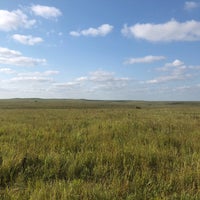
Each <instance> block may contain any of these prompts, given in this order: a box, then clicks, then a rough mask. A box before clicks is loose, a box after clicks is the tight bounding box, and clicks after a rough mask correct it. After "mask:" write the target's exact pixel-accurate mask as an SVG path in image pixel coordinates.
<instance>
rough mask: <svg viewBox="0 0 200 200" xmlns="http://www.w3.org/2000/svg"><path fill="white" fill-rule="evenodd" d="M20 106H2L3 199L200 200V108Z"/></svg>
mask: <svg viewBox="0 0 200 200" xmlns="http://www.w3.org/2000/svg"><path fill="white" fill-rule="evenodd" d="M24 101H25V100H24ZM19 102H20V104H19ZM19 102H17V103H16V102H7V104H6V102H3V103H2V102H0V106H1V109H0V195H1V196H0V197H1V199H3V200H4V199H5V200H7V199H8V200H10V199H13V200H14V199H19V200H23V199H34V200H35V199H41V200H49V199H52V200H56V199H58V200H62V199H70V200H71V199H72V200H73V199H92V200H93V199H103V200H104V199H105V200H106V199H116V200H120V199H130V200H132V199H136V200H140V199H141V200H144V199H183V200H186V199H188V200H189V199H200V143H199V141H200V107H199V105H198V104H186V105H185V104H181V105H179V104H177V105H176V104H174V105H173V104H170V105H169V104H167V103H166V104H165V103H151V104H150V105H149V103H144V102H143V103H141V102H137V103H135V102H128V103H127V102H117V103H116V102H115V103H113V102H84V101H80V102H79V101H78V102H73V101H70V102H69V101H68V102H67V101H66V102H65V101H64V100H63V101H44V100H43V101H41V102H40V100H37V102H36V100H32V101H31V100H29V101H28V102H26V103H25V104H22V103H21V101H19ZM24 105H25V106H24ZM37 105H38V106H37ZM136 105H137V106H138V105H139V106H140V107H141V109H137V108H136Z"/></svg>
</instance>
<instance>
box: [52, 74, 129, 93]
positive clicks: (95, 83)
mask: <svg viewBox="0 0 200 200" xmlns="http://www.w3.org/2000/svg"><path fill="white" fill-rule="evenodd" d="M129 81H130V79H129V78H128V77H115V75H114V73H113V72H107V71H103V70H98V71H94V72H90V73H89V74H88V76H82V77H78V78H76V79H75V80H74V81H69V82H66V83H55V84H54V86H55V87H57V88H66V89H67V88H75V87H76V88H77V87H78V88H79V89H80V87H82V89H83V88H84V89H86V88H87V90H88V91H93V90H99V89H100V90H103V89H111V90H112V89H121V88H123V87H125V86H126V85H127V83H128V82H129Z"/></svg>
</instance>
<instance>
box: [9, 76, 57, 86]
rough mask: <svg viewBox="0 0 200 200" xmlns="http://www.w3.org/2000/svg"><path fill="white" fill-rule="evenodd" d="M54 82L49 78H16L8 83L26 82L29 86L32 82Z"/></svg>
mask: <svg viewBox="0 0 200 200" xmlns="http://www.w3.org/2000/svg"><path fill="white" fill-rule="evenodd" d="M52 81H53V79H51V78H48V77H38V76H19V77H14V78H12V79H10V80H9V81H7V82H9V83H13V82H26V83H27V84H29V83H30V82H35V83H41V82H52Z"/></svg>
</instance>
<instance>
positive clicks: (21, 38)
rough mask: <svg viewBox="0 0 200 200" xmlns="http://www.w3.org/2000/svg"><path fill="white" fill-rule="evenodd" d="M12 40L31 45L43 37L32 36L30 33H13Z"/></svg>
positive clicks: (40, 40)
mask: <svg viewBox="0 0 200 200" xmlns="http://www.w3.org/2000/svg"><path fill="white" fill-rule="evenodd" d="M12 38H13V39H14V40H16V41H17V42H20V43H21V44H25V45H30V46H33V45H35V44H38V43H41V42H43V39H42V38H40V37H33V36H32V35H20V34H14V35H13V36H12Z"/></svg>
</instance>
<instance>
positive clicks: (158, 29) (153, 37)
mask: <svg viewBox="0 0 200 200" xmlns="http://www.w3.org/2000/svg"><path fill="white" fill-rule="evenodd" d="M121 32H122V34H123V35H125V36H133V37H135V38H138V39H144V40H147V41H151V42H170V41H199V40H200V22H199V21H195V20H190V21H186V22H178V21H176V20H171V21H169V22H166V23H164V24H151V23H147V24H140V23H138V24H135V25H133V26H127V25H124V27H123V29H122V31H121Z"/></svg>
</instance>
